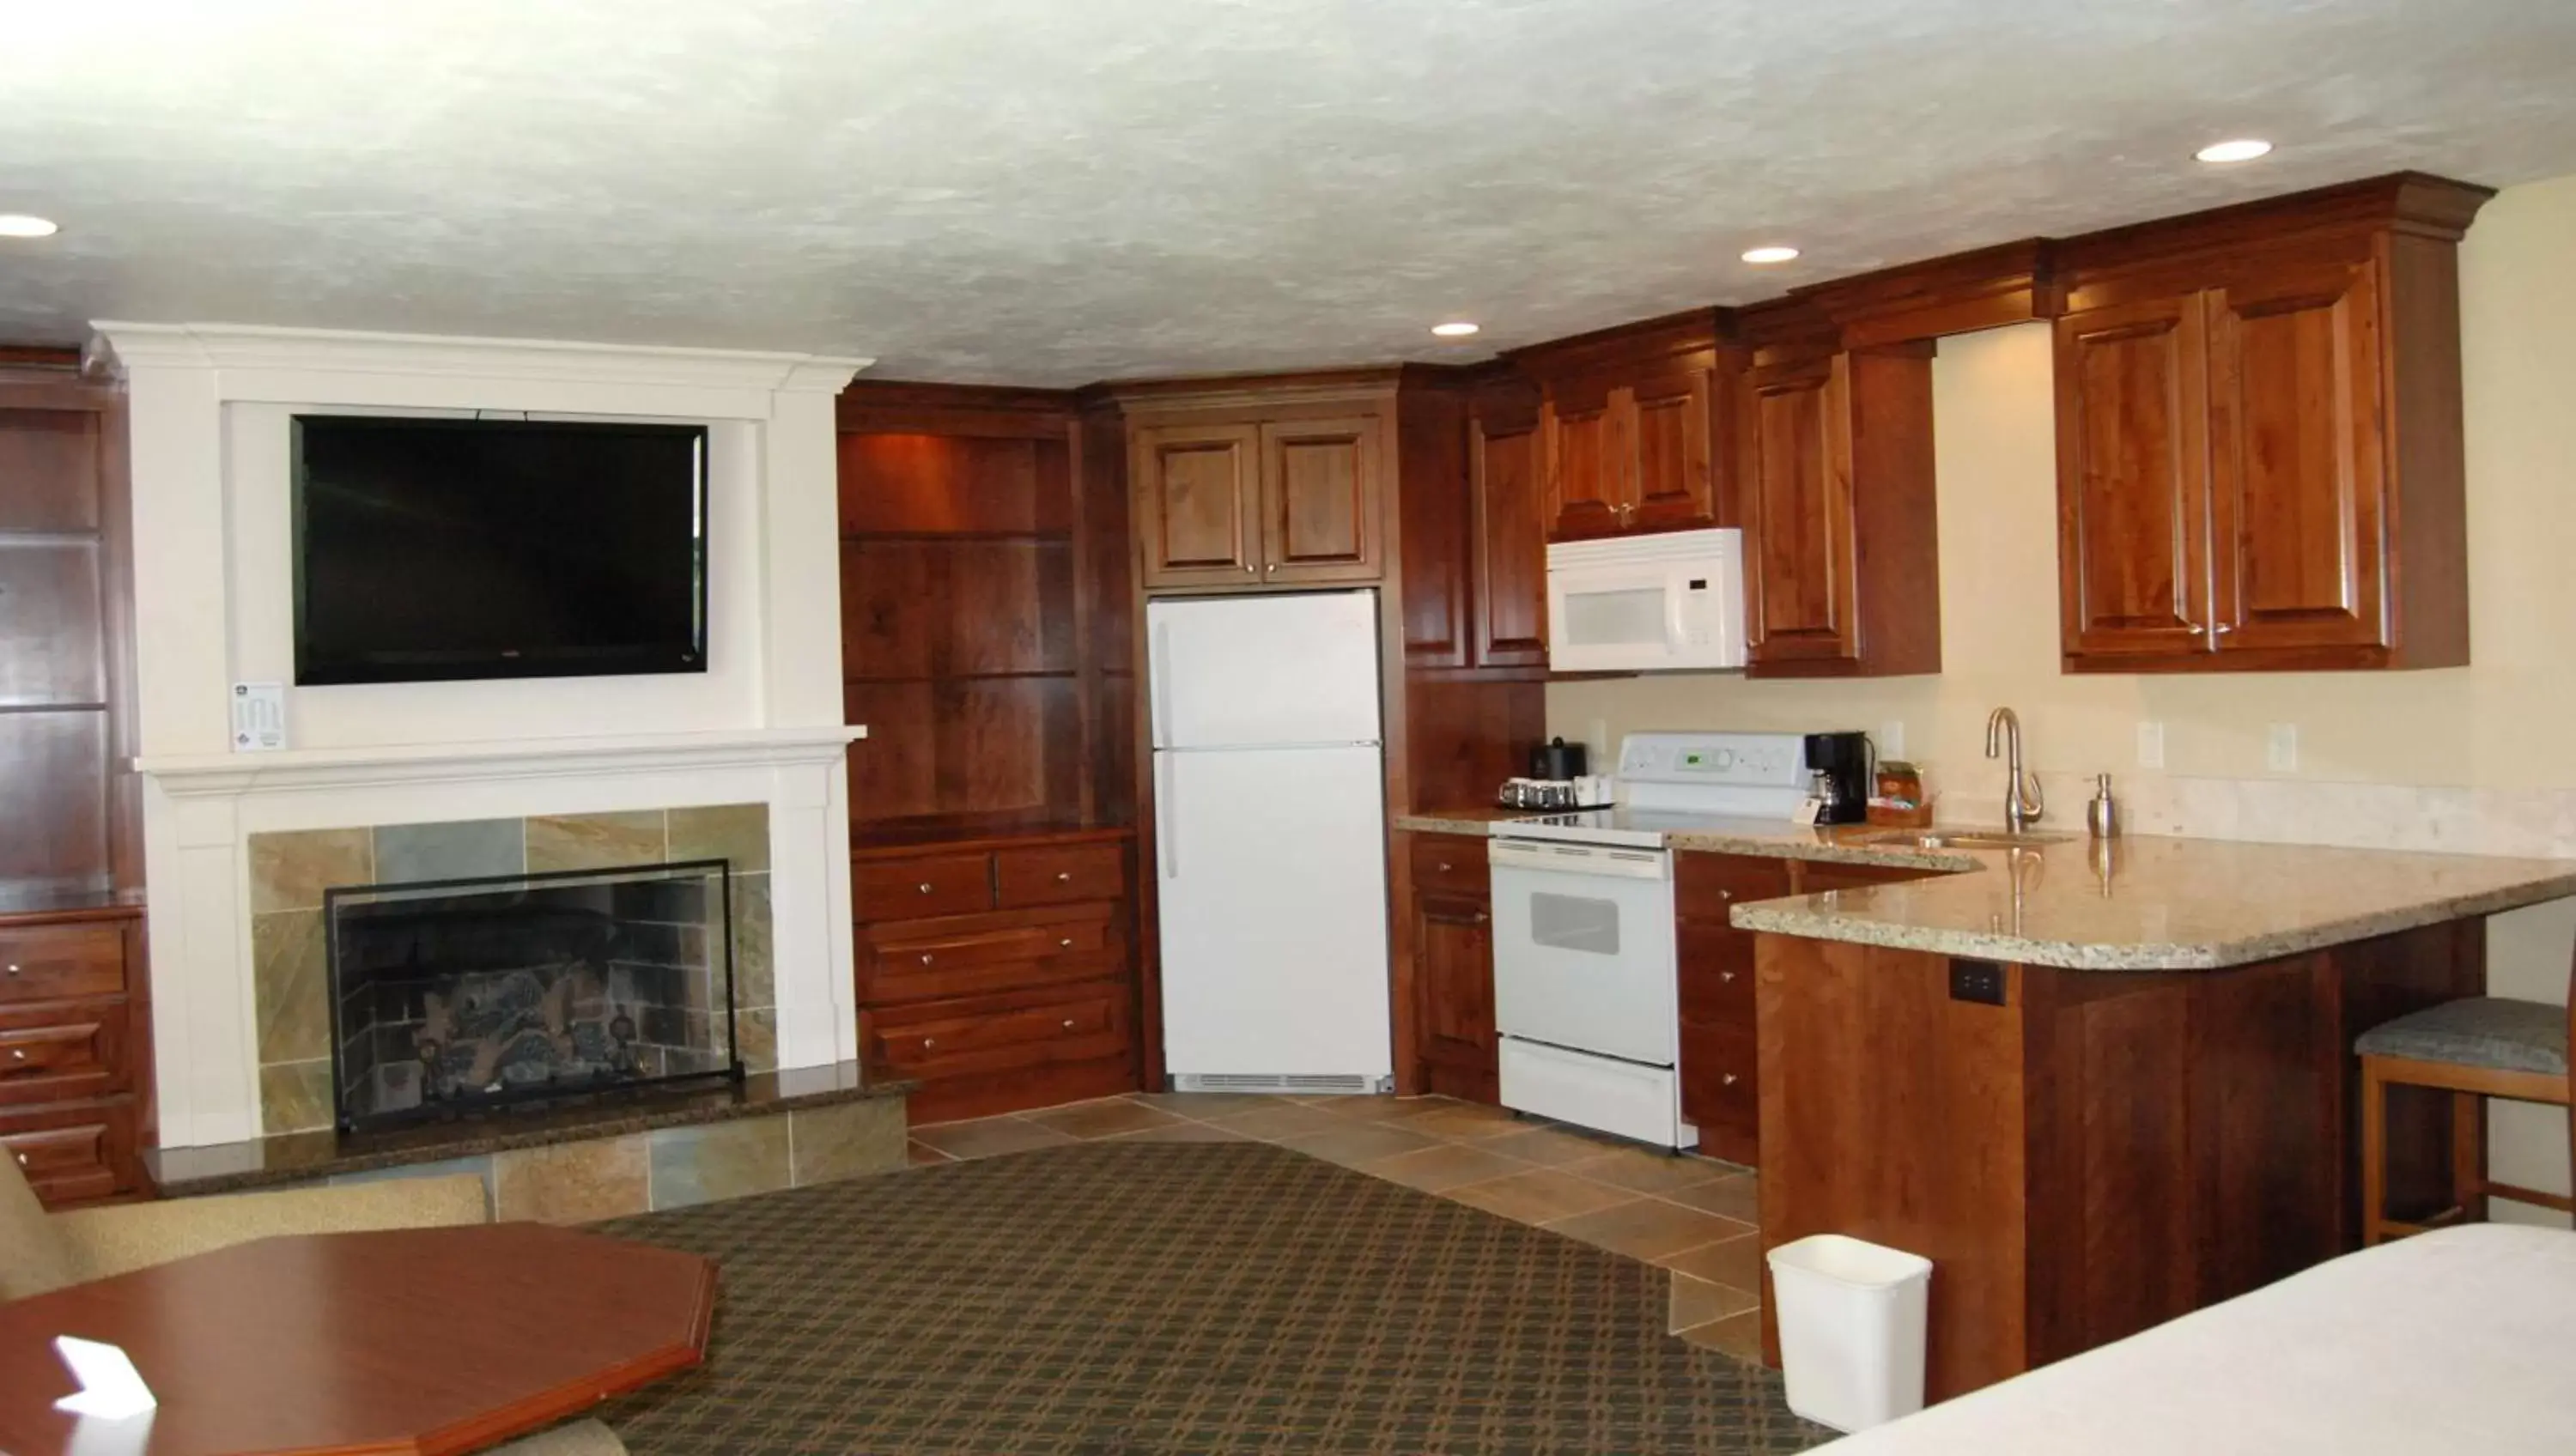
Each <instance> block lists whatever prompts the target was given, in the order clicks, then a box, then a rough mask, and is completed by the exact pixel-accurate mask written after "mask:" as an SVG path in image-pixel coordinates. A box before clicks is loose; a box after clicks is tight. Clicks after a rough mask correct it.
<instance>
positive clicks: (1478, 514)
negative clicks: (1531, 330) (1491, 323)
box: [1467, 385, 1547, 667]
mask: <svg viewBox="0 0 2576 1456" xmlns="http://www.w3.org/2000/svg"><path fill="white" fill-rule="evenodd" d="M1539 439H1540V431H1539V406H1538V398H1537V395H1536V393H1535V392H1534V391H1532V390H1530V389H1529V388H1528V387H1527V386H1526V385H1522V386H1518V387H1512V386H1499V387H1495V388H1490V389H1487V390H1484V391H1482V392H1480V393H1479V394H1478V395H1477V396H1476V400H1475V403H1474V405H1473V407H1472V408H1471V410H1470V412H1469V415H1468V423H1467V486H1468V508H1469V511H1470V513H1471V516H1472V520H1471V523H1470V529H1471V532H1472V534H1471V536H1470V539H1469V547H1470V550H1471V553H1472V558H1473V559H1472V562H1471V568H1472V570H1471V576H1470V583H1469V584H1470V592H1469V610H1470V612H1471V613H1472V615H1473V617H1474V622H1473V631H1472V634H1471V640H1470V642H1469V644H1468V645H1469V647H1470V649H1471V651H1472V652H1473V654H1474V661H1475V664H1476V665H1478V666H1483V667H1545V666H1546V665H1547V499H1546V490H1545V475H1544V470H1545V464H1544V461H1543V459H1542V456H1541V451H1540V444H1539Z"/></svg>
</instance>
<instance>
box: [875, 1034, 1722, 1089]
mask: <svg viewBox="0 0 2576 1456" xmlns="http://www.w3.org/2000/svg"><path fill="white" fill-rule="evenodd" d="M937 1045H939V1038H937V1037H935V1036H925V1037H923V1038H922V1039H921V1049H922V1050H923V1051H928V1050H930V1049H931V1048H932V1047H935V1046H937ZM1729 1080H1730V1081H1731V1080H1733V1079H1732V1078H1730V1079H1729Z"/></svg>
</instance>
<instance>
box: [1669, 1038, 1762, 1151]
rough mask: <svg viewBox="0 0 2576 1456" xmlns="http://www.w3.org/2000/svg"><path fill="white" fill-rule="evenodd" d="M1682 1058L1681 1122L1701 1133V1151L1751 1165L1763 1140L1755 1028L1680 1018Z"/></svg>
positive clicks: (1760, 1087)
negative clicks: (1682, 1119) (1719, 1024)
mask: <svg viewBox="0 0 2576 1456" xmlns="http://www.w3.org/2000/svg"><path fill="white" fill-rule="evenodd" d="M1681 1053H1682V1062H1681V1083H1682V1116H1684V1117H1687V1118H1689V1119H1690V1120H1691V1123H1692V1125H1693V1126H1695V1127H1697V1128H1698V1129H1699V1150H1700V1151H1701V1152H1703V1153H1707V1154H1709V1155H1710V1156H1712V1157H1719V1158H1724V1159H1726V1160H1727V1161H1729V1162H1734V1163H1743V1164H1745V1165H1746V1166H1748V1167H1750V1166H1752V1165H1754V1163H1755V1162H1756V1160H1757V1159H1758V1157H1759V1155H1760V1150H1761V1140H1762V1084H1761V1079H1760V1077H1759V1076H1758V1075H1757V1074H1756V1073H1757V1069H1756V1065H1755V1061H1754V1040H1753V1028H1752V1027H1751V1026H1750V1025H1746V1026H1741V1027H1736V1026H1713V1025H1710V1024H1708V1023H1705V1022H1698V1021H1693V1020H1691V1019H1689V1018H1688V1017H1684V1018H1683V1019H1682V1036H1681Z"/></svg>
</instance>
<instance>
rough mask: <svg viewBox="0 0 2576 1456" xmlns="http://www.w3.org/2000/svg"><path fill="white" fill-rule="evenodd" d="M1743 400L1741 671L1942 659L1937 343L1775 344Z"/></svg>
mask: <svg viewBox="0 0 2576 1456" xmlns="http://www.w3.org/2000/svg"><path fill="white" fill-rule="evenodd" d="M1741 409H1742V414H1743V419H1742V422H1741V423H1740V425H1739V427H1738V428H1737V430H1736V431H1735V437H1736V444H1737V452H1738V460H1739V462H1740V463H1739V464H1738V466H1737V468H1736V479H1737V481H1738V483H1739V488H1740V490H1741V493H1742V500H1741V509H1740V514H1741V517H1742V521H1743V529H1744V596H1745V638H1746V659H1747V671H1748V672H1749V673H1750V674H1752V675H1754V676H1757V677H1765V676H1767V677H1863V676H1895V675H1900V674H1906V673H1926V672H1938V671H1940V668H1941V591H1940V564H1939V535H1938V531H1937V527H1936V517H1935V510H1934V503H1933V487H1932V349H1931V346H1930V345H1929V344H1928V343H1919V344H1917V343H1908V344H1890V345H1886V346H1882V347H1878V348H1871V349H1846V348H1840V347H1836V346H1834V345H1833V344H1830V343H1827V344H1791V345H1780V346H1773V347H1768V348H1765V349H1763V350H1762V351H1761V352H1760V353H1759V354H1757V355H1756V356H1755V362H1754V367H1753V368H1752V369H1751V370H1750V371H1749V372H1748V374H1747V375H1746V379H1745V388H1744V390H1743V392H1742V405H1741Z"/></svg>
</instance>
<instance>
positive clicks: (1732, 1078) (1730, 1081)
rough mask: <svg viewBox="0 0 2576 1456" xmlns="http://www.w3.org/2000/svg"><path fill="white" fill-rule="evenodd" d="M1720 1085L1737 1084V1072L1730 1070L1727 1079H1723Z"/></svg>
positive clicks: (1730, 1085)
mask: <svg viewBox="0 0 2576 1456" xmlns="http://www.w3.org/2000/svg"><path fill="white" fill-rule="evenodd" d="M1719 1085H1721V1086H1726V1087H1732V1086H1734V1085H1735V1074H1734V1073H1733V1072H1729V1073H1727V1074H1726V1077H1725V1079H1724V1080H1723V1081H1722V1082H1721V1083H1720V1084H1719Z"/></svg>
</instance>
